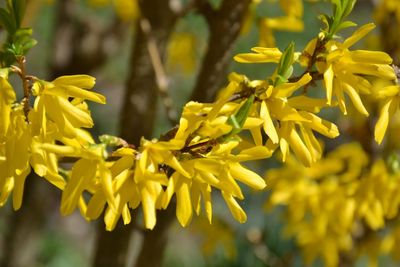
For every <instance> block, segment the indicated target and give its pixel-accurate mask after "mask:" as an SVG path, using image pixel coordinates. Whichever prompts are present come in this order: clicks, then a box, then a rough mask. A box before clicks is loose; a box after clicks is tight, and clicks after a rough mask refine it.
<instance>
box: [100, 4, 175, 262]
mask: <svg viewBox="0 0 400 267" xmlns="http://www.w3.org/2000/svg"><path fill="white" fill-rule="evenodd" d="M139 5H140V9H141V15H142V17H143V18H146V19H147V20H148V21H149V24H150V25H151V27H152V29H151V33H152V36H153V37H152V38H154V44H155V45H156V50H157V52H158V53H159V59H160V62H161V63H160V65H161V64H162V62H163V61H164V57H165V52H166V45H167V41H168V39H169V36H170V34H171V32H172V29H173V27H174V26H175V22H176V19H177V18H176V16H175V14H174V13H173V12H172V10H171V9H170V7H169V1H165V0H142V1H139ZM135 32H136V34H135V35H136V36H135V37H134V38H135V39H134V40H133V42H132V50H131V56H130V62H129V66H130V70H129V74H128V78H127V81H126V91H125V94H124V98H123V99H124V102H123V106H122V110H121V116H120V125H121V126H120V127H121V128H120V136H121V137H122V138H123V139H125V140H126V141H127V142H129V143H131V144H134V145H138V144H140V140H141V138H142V136H144V137H147V138H149V137H151V135H152V132H153V127H154V121H155V118H156V108H157V98H158V93H159V92H158V91H159V90H158V85H157V81H156V73H155V68H154V66H153V65H152V59H151V55H150V53H149V48H148V41H147V38H146V33H145V32H144V31H143V29H142V27H141V25H140V20H139V21H137V23H136V26H135ZM159 224H160V226H161V225H162V223H161V221H160V219H158V223H157V226H156V227H155V229H154V230H153V234H154V235H156V236H161V235H162V234H163V233H164V232H165V230H164V229H160V226H159ZM131 225H132V224H130V225H127V226H121V227H117V229H115V230H114V231H113V232H106V231H105V230H104V224H103V223H101V225H100V226H99V228H98V231H97V235H98V236H99V238H98V240H99V241H98V242H97V244H96V246H97V248H96V250H95V251H96V252H95V255H94V261H93V266H95V267H109V266H113V267H122V266H123V267H125V266H126V262H125V259H126V255H127V251H128V244H129V240H130V237H131V233H132V226H131ZM146 242H148V241H146V235H145V240H144V244H146ZM147 249H148V248H146V249H144V248H142V252H141V253H140V255H139V259H144V261H145V262H150V260H151V259H157V260H158V261H160V262H161V260H162V256H161V255H162V253H163V251H164V250H163V248H160V249H159V250H157V251H154V250H151V251H152V253H150V254H151V255H149V253H146V252H145V251H147ZM146 257H150V259H149V260H148V261H146ZM110 259H111V260H112V259H121V260H118V261H117V262H113V263H110ZM145 266H149V265H142V266H140V267H145Z"/></svg>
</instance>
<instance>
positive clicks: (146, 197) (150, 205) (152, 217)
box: [140, 186, 157, 229]
mask: <svg viewBox="0 0 400 267" xmlns="http://www.w3.org/2000/svg"><path fill="white" fill-rule="evenodd" d="M140 194H141V196H142V208H143V215H144V225H145V227H146V228H147V229H153V228H154V226H155V225H156V220H157V219H156V208H155V200H154V197H153V196H152V194H151V193H150V192H149V190H148V189H147V188H146V187H145V186H142V187H141V188H140Z"/></svg>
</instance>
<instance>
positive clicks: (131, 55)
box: [0, 0, 400, 267]
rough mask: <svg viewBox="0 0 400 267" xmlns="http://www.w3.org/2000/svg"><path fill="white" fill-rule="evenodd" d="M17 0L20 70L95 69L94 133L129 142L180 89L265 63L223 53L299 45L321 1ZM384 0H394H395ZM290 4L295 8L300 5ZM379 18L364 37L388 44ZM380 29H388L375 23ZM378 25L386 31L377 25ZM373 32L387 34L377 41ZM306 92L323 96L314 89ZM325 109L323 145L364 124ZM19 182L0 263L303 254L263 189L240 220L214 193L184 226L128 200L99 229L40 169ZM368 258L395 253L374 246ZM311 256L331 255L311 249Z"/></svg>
mask: <svg viewBox="0 0 400 267" xmlns="http://www.w3.org/2000/svg"><path fill="white" fill-rule="evenodd" d="M380 1H383V0H380ZM27 2H28V6H27V12H26V18H25V20H24V24H25V25H26V26H29V27H33V30H34V37H35V39H36V40H38V45H37V46H36V47H35V48H34V49H32V50H31V52H30V54H29V55H28V57H27V68H28V73H30V74H32V75H35V76H37V77H39V78H41V79H46V80H52V79H54V78H55V77H58V76H60V75H68V74H90V75H92V76H94V77H96V86H95V90H96V91H98V92H100V93H102V94H104V95H105V96H106V97H107V104H106V105H102V106H100V105H98V104H92V105H91V110H92V115H93V117H94V121H95V127H94V128H93V129H92V130H91V131H92V134H93V135H94V136H98V135H100V134H104V133H107V134H111V135H118V136H122V137H123V138H125V139H126V140H128V141H129V142H131V143H133V144H138V142H139V140H140V137H141V136H145V137H146V138H152V137H155V138H158V137H160V135H161V134H163V133H165V132H167V131H168V130H169V129H171V127H172V126H174V119H175V120H176V118H177V117H179V114H180V112H181V109H182V107H183V105H184V104H185V103H186V102H187V101H188V100H189V99H192V100H197V101H203V102H204V101H206V102H210V101H212V100H213V98H214V97H215V95H216V93H217V91H218V89H219V88H222V87H223V86H224V84H225V83H226V81H227V78H226V77H227V75H228V74H229V73H230V72H232V71H234V72H238V73H243V74H246V75H247V76H248V77H250V78H252V79H264V78H266V77H267V76H268V75H270V74H271V72H272V71H273V68H272V66H269V65H268V64H261V65H254V64H248V65H245V64H239V63H236V62H234V61H233V55H235V54H237V53H243V52H248V51H249V50H250V48H251V47H254V46H257V45H259V44H260V45H265V46H277V47H279V48H280V49H281V50H283V49H284V48H285V47H286V46H287V45H288V43H289V42H290V41H292V40H293V41H295V45H296V51H301V50H302V49H303V48H304V47H305V45H306V44H307V43H308V42H309V41H310V40H311V39H312V38H314V37H316V36H317V34H318V33H319V30H320V28H321V27H322V25H321V23H320V21H319V20H318V15H319V14H321V13H323V12H327V13H330V12H331V11H330V10H331V4H330V3H328V2H326V1H304V2H303V1H300V0H298V1H295V0H292V1H286V2H285V1H274V0H268V1H264V0H259V1H249V0H248V1H246V0H245V1H242V0H240V1H233V0H231V1H222V0H213V1H211V0H210V1H206V0H205V1H202V0H200V1H189V0H186V1H185V0H170V1H167V0H146V1H145V0H143V1H138V2H136V1H135V0H47V1H46V0H28V1H27ZM378 2H379V1H378ZM378 2H374V1H358V2H357V4H356V7H355V9H354V12H353V14H352V15H351V20H353V21H355V22H356V23H357V24H358V25H362V24H364V23H367V22H371V21H373V19H374V14H375V13H376V12H377V11H376V9H377V6H378V5H379V3H378ZM388 2H389V1H388ZM391 2H393V3H394V5H399V6H400V2H399V1H391ZM199 3H200V4H199ZM197 4H198V6H195V5H197ZM288 5H293V6H296V8H295V9H296V10H297V11H298V12H297V13H296V12H295V14H291V13H290V12H288V10H287V9H285V7H287V6H288ZM300 8H304V10H303V11H302V12H300ZM374 12H375V13H374ZM393 12H395V11H393ZM396 12H398V11H396ZM399 14H400V12H398V13H397V16H399V17H400V15H399ZM290 16H294V17H295V19H297V20H300V21H302V23H303V24H302V26H301V27H300V28H299V27H297V28H296V27H295V25H287V24H283V25H278V26H276V25H275V26H272V25H273V23H269V22H268V19H273V18H277V17H290ZM388 16H392V15H389V13H388ZM143 18H144V19H146V21H148V22H150V25H151V29H150V30H149V29H147V30H146V28H145V27H143V24H141V22H143ZM378 23H380V24H379V25H380V27H381V29H380V30H379V29H378V30H376V31H375V32H374V33H373V34H371V37H369V39H368V40H367V42H366V43H364V44H363V45H365V46H369V47H372V48H373V49H385V50H386V51H387V52H388V53H391V54H392V55H394V56H396V53H398V48H396V46H397V47H398V43H399V35H391V34H394V33H396V27H397V24H396V23H397V22H396V19H394V21H392V22H378ZM384 23H387V24H388V25H389V26H388V25H386V26H385V25H383V24H384ZM292 26H293V27H292ZM385 27H386V28H385ZM393 28H394V29H393ZM382 29H383V30H382ZM384 29H386V30H387V31H392V32H390V33H389V35H388V33H387V32H386V35H385V32H384ZM351 31H352V30H349V31H348V32H349V33H351ZM397 31H398V27H397ZM382 32H383V33H384V36H386V38H382V37H381V36H382ZM271 38H272V39H271ZM3 39H4V38H3ZM382 39H384V40H385V39H393V41H387V42H390V44H386V43H385V41H382ZM152 42H154V44H155V45H156V46H157V48H158V52H157V55H156V56H159V57H160V59H161V62H162V66H161V67H162V69H161V72H162V73H161V78H167V80H168V84H167V87H166V89H167V92H159V89H157V88H158V87H159V82H160V81H159V79H160V77H159V76H157V74H156V73H155V71H154V66H152V60H151V59H150V58H149V54H148V52H147V48H148V45H149V44H150V45H151V44H152ZM393 47H394V48H393ZM397 58H398V57H397ZM315 94H317V95H321V96H323V93H322V92H318V91H317V90H316V92H315ZM166 105H167V106H168V108H167V111H166V107H165V106H166ZM169 111H171V112H169ZM174 111H175V113H174ZM323 116H325V117H326V118H329V119H330V120H331V121H339V127H341V129H343V130H342V132H343V134H342V136H341V137H340V139H338V140H334V141H329V142H327V143H326V149H327V151H330V150H332V149H333V148H334V147H336V146H338V145H339V144H341V143H344V142H347V141H352V140H357V139H358V140H361V139H359V137H360V135H357V133H360V131H361V133H362V132H363V131H362V126H359V125H358V124H357V123H354V121H356V122H359V120H358V119H357V118H355V117H351V118H350V119H349V118H342V117H339V114H335V113H326V114H323ZM359 124H360V125H361V124H362V125H363V123H359ZM357 125H358V126H357ZM357 127H361V128H357ZM364 135H365V134H364ZM361 138H362V137H361ZM362 142H363V141H362V140H361V143H362ZM365 142H369V141H368V140H367V141H365ZM279 166H280V163H279V161H278V160H275V159H268V160H266V161H263V162H256V163H253V164H252V166H251V167H252V168H253V169H255V170H258V173H260V174H263V173H265V172H266V171H267V170H270V169H271V168H278V167H279ZM267 183H268V178H267ZM26 188H27V189H26V192H25V196H24V203H23V206H22V208H21V210H20V211H18V212H14V211H12V208H11V205H10V203H9V204H8V205H7V206H6V207H3V208H1V209H0V259H1V260H0V266H1V267H25V266H33V267H67V266H68V267H69V266H74V267H86V266H110V267H113V266H129V267H130V266H138V267H139V266H140V267H143V266H164V267H189V266H190V267H203V266H209V267H222V266H237V267H239V266H240V267H247V266H248V267H250V266H251V267H257V266H304V256H303V252H302V249H301V247H300V246H299V245H298V243H297V242H296V240H295V237H294V236H293V235H292V236H288V235H286V236H285V235H284V229H285V227H286V225H285V218H284V214H285V212H286V207H285V206H284V205H276V206H274V207H273V208H269V209H267V208H266V204H265V203H266V202H268V198H269V196H270V194H271V192H270V191H269V190H266V191H265V192H259V193H255V192H250V190H248V189H244V192H245V193H246V195H247V197H246V200H245V201H243V203H242V206H243V208H244V210H245V211H246V212H247V214H248V221H247V223H246V224H243V225H240V224H239V223H237V222H235V221H234V220H233V219H232V218H231V215H230V214H229V211H228V210H227V209H226V207H225V206H224V204H223V203H222V201H219V200H218V198H219V196H217V195H216V196H215V198H214V203H215V204H214V211H215V217H214V218H213V220H214V222H213V224H212V225H211V226H210V225H208V223H207V221H206V220H205V219H204V218H202V217H199V218H197V217H196V218H194V220H193V222H192V223H191V225H189V226H188V227H186V228H182V227H181V226H180V225H178V223H177V222H176V220H175V218H174V216H171V215H170V214H168V211H167V212H166V213H164V214H160V217H159V219H158V223H157V227H156V229H155V230H154V231H153V232H152V233H149V232H147V231H143V230H142V220H141V216H142V215H141V214H140V211H135V212H134V213H133V217H135V219H134V222H132V223H131V225H128V226H122V225H120V226H118V227H117V229H116V230H115V232H113V233H106V232H105V231H104V224H103V222H102V221H101V220H102V219H100V220H99V221H96V222H90V223H89V222H86V221H85V220H84V218H82V217H81V216H80V215H79V214H78V212H76V213H75V214H73V215H71V216H68V217H61V215H60V214H59V210H58V209H59V201H60V199H61V193H60V192H58V191H57V190H56V189H54V188H50V187H49V186H46V185H45V183H44V182H43V181H41V180H40V179H28V181H27V185H26ZM169 213H171V212H169ZM172 213H173V212H172ZM171 218H172V219H171ZM155 240H157V241H155ZM107 257H108V258H109V259H111V261H109V262H108V263H107V261H104V258H107ZM149 257H150V258H151V259H152V260H149ZM110 262H111V263H110ZM140 262H145V264H143V263H140ZM376 264H378V265H379V266H398V264H399V263H398V262H397V263H396V260H394V259H393V257H389V256H382V257H378V262H377V263H376ZM310 265H312V266H329V265H327V264H326V262H325V261H324V260H323V259H322V258H318V257H317V258H316V259H315V260H314V261H312V263H310ZM338 265H340V266H372V265H371V261H370V260H368V257H367V256H366V254H365V255H364V254H363V253H360V254H357V256H354V257H352V258H351V260H349V259H348V258H346V257H345V256H343V257H340V262H339V264H338Z"/></svg>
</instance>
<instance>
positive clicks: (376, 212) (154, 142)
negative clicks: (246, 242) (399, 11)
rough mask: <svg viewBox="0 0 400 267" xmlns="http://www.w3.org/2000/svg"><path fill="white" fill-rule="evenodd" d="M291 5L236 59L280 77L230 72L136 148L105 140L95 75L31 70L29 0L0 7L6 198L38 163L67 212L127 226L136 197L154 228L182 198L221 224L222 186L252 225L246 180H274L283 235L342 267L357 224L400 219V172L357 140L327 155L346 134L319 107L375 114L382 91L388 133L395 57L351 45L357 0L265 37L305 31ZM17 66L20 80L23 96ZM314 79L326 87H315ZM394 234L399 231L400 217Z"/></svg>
mask: <svg viewBox="0 0 400 267" xmlns="http://www.w3.org/2000/svg"><path fill="white" fill-rule="evenodd" d="M123 2H124V1H113V3H114V4H115V6H116V7H117V10H119V11H118V12H120V13H121V16H122V17H123V18H125V17H131V16H133V15H132V14H131V13H135V14H137V13H139V11H138V7H137V6H136V1H133V2H132V3H134V4H132V5H134V7H131V6H130V7H129V8H130V9H129V10H128V11H126V12H128V13H129V12H130V13H129V14H125V13H124V12H125V11H124V10H125V7H124V6H122V5H123ZM256 2H257V1H255V3H254V6H256V4H257V3H256ZM91 3H92V4H96V5H98V4H104V3H108V1H91ZM280 3H281V6H282V9H283V10H284V13H285V16H284V17H280V18H273V19H272V18H268V19H262V21H261V25H262V26H261V29H263V30H262V31H261V34H262V36H263V38H264V41H262V42H260V43H261V45H260V46H258V47H254V48H252V52H250V53H240V54H238V55H236V56H235V57H234V60H236V61H237V62H239V63H244V64H265V63H268V64H274V67H275V68H274V71H273V73H272V74H271V75H269V76H268V77H263V78H260V79H250V78H249V77H247V76H246V75H244V74H239V73H235V72H233V73H231V74H229V76H228V83H227V85H226V86H225V87H224V88H223V89H222V90H221V91H220V93H219V95H218V97H217V99H216V100H215V101H214V102H212V103H200V102H195V101H190V102H188V103H186V104H185V106H184V107H183V110H182V114H181V117H180V119H179V123H178V125H177V126H176V127H174V128H172V129H171V130H170V131H168V132H167V133H166V134H165V135H163V136H161V137H160V138H159V139H155V138H154V139H151V140H148V139H145V138H142V139H141V141H140V144H139V145H138V146H133V145H132V144H129V143H128V142H127V141H125V140H123V139H121V138H119V137H115V136H110V135H103V136H101V137H100V138H99V142H96V141H95V139H94V138H93V137H92V136H91V134H90V133H89V132H88V131H87V129H90V128H91V127H93V125H94V121H93V119H92V116H91V112H90V109H89V106H88V103H87V102H88V101H90V102H95V103H99V104H105V103H106V99H105V97H104V96H103V95H101V94H99V93H96V92H94V91H93V87H94V85H95V79H94V78H93V77H91V76H89V75H84V74H82V75H68V76H61V77H58V78H56V79H54V80H52V81H46V80H43V79H40V78H38V77H36V76H33V75H29V74H28V73H27V71H26V58H25V55H26V53H27V52H28V50H29V49H30V48H32V47H33V45H34V44H35V43H36V42H35V40H34V39H32V37H31V34H32V32H31V30H30V29H26V28H21V21H22V15H23V11H24V1H22V0H21V1H8V2H7V6H6V7H5V8H2V9H1V10H0V11H1V12H0V23H1V25H2V26H3V28H4V29H5V30H6V31H7V36H8V38H7V40H6V41H5V43H4V44H3V49H2V51H1V53H0V62H1V69H0V118H1V121H0V206H3V205H5V203H6V202H7V200H8V199H9V198H12V203H13V208H14V209H15V210H18V209H19V208H20V207H21V205H22V202H23V201H22V199H23V191H24V184H25V180H26V178H27V176H28V174H29V173H30V172H35V173H36V174H37V175H38V176H40V177H43V178H44V179H45V180H46V181H48V182H49V183H50V184H52V185H54V186H55V187H57V188H58V189H60V190H61V191H62V196H61V207H60V211H61V213H62V214H63V215H68V214H71V213H72V212H74V211H75V210H76V209H79V211H80V213H81V214H82V216H83V217H84V218H85V219H86V220H88V221H90V220H95V219H97V218H99V217H101V216H104V222H105V225H106V229H107V230H109V231H112V230H113V229H114V228H115V227H116V226H117V223H118V221H119V220H120V219H122V221H123V223H124V224H129V223H130V222H131V220H132V219H131V212H132V211H133V210H137V209H139V208H140V209H141V210H142V213H143V219H144V227H145V228H147V229H153V228H154V227H155V226H156V224H157V211H159V210H165V209H167V208H169V207H171V206H172V207H176V217H177V220H178V221H179V223H180V224H181V225H182V226H187V225H188V224H189V223H190V222H191V220H192V217H193V215H194V214H196V215H200V213H201V212H202V210H203V213H204V214H205V217H206V218H207V220H208V222H209V223H212V221H213V201H212V198H213V197H214V192H218V193H220V195H221V197H222V199H223V201H224V202H225V203H226V206H227V208H228V209H229V211H230V213H231V214H232V216H233V218H234V219H235V220H237V221H238V222H240V223H244V222H245V221H246V219H247V215H246V213H245V211H244V210H243V209H242V207H241V206H240V204H239V202H238V200H243V199H244V198H245V195H244V194H243V187H242V186H241V185H242V184H244V185H246V186H248V187H250V188H251V189H254V190H264V189H265V188H266V186H267V182H268V184H269V190H270V197H269V199H268V200H267V204H266V206H267V207H269V208H272V207H275V206H278V205H279V206H281V205H283V206H286V207H287V209H286V211H285V212H286V224H287V226H286V230H285V233H286V234H287V235H288V236H290V237H294V238H295V239H296V241H297V244H298V245H299V247H300V248H301V249H302V250H303V252H304V258H305V262H307V263H312V262H313V261H314V260H315V259H316V258H318V257H322V258H323V260H324V262H325V263H326V266H338V263H339V258H340V255H341V253H343V252H349V251H350V249H351V248H352V246H353V245H354V243H355V238H354V228H355V227H356V226H359V225H361V226H362V227H364V228H365V229H371V230H372V231H376V230H379V229H382V228H383V227H384V226H385V225H386V222H387V220H392V219H394V218H396V217H397V215H398V206H399V203H400V199H399V197H398V193H399V192H398V191H399V188H400V187H399V186H398V185H397V184H398V178H399V177H398V171H397V172H396V171H395V170H391V169H390V166H389V164H388V163H387V162H385V161H384V160H382V159H377V160H373V159H372V155H367V153H366V152H364V151H363V150H362V149H361V148H360V147H359V146H358V145H356V144H349V145H343V146H341V147H339V148H338V149H336V150H334V151H332V152H330V153H329V154H327V155H324V144H323V140H326V139H327V138H329V139H333V138H336V137H338V136H339V134H340V132H339V127H338V126H337V125H336V124H335V123H334V122H331V121H329V120H328V119H326V118H324V113H323V112H321V111H322V110H323V109H326V110H328V109H330V110H339V111H340V112H341V113H342V114H343V115H347V111H348V109H349V105H350V106H352V107H354V108H355V110H356V111H357V112H359V113H360V114H362V115H365V116H368V115H369V114H370V113H371V112H370V111H369V110H367V108H366V106H365V105H364V99H366V98H367V97H368V98H372V99H373V101H375V102H376V103H379V105H380V110H379V117H378V118H377V122H376V124H375V129H374V134H375V136H374V137H375V140H376V142H377V143H379V144H380V143H382V141H383V139H384V136H385V133H386V131H387V128H388V125H389V122H390V119H391V118H392V117H393V116H394V115H395V114H396V112H397V111H398V108H399V91H400V89H399V88H400V87H399V84H398V80H397V76H396V73H395V70H394V68H393V66H392V65H390V64H391V63H392V58H391V57H390V56H389V55H388V54H386V53H385V52H381V51H369V50H354V49H352V47H353V46H354V45H355V44H356V43H357V42H359V41H360V40H362V39H363V38H364V37H365V36H366V35H367V34H368V33H369V32H370V31H372V30H373V28H374V27H375V26H374V24H372V23H370V24H366V25H363V26H361V27H358V28H357V29H356V30H354V31H353V32H352V34H351V35H350V37H348V38H345V39H342V38H340V35H339V34H341V30H342V29H345V28H349V27H355V26H356V25H355V23H353V22H351V21H348V20H347V18H348V16H349V14H350V13H351V11H352V9H353V7H354V4H355V0H333V1H332V3H333V14H332V15H330V16H329V15H322V16H321V17H320V18H321V20H322V22H323V23H324V28H323V29H321V31H320V32H319V33H318V34H317V35H316V37H315V38H313V39H312V40H310V41H309V42H308V44H307V45H306V46H305V48H304V49H302V50H301V51H296V46H295V44H294V43H293V42H292V43H290V44H289V45H288V46H287V47H286V48H285V49H284V50H280V49H279V48H277V47H271V44H273V42H272V41H266V40H267V39H269V40H271V37H270V36H269V33H268V32H269V31H271V30H272V29H275V30H293V31H298V30H302V29H303V24H302V22H301V17H302V16H303V8H302V2H301V1H280ZM253 8H255V7H253ZM132 10H134V11H132ZM282 25H291V27H287V26H282ZM175 45H176V46H178V47H179V45H178V44H175ZM181 45H182V44H181ZM273 46H274V45H273ZM299 70H300V71H299ZM11 75H17V76H18V77H20V79H21V81H22V91H23V92H22V93H23V97H22V99H18V97H17V93H16V91H15V89H14V88H15V86H14V87H13V86H12V85H11V83H10V81H9V77H10V76H11ZM382 84H384V86H380V85H382ZM313 90H320V91H322V92H323V93H322V94H320V95H324V97H322V98H321V97H315V94H313V93H312V91H313ZM275 154H277V155H278V157H279V159H280V160H281V161H282V162H284V163H285V165H284V167H282V168H280V169H275V170H270V171H268V172H267V174H266V178H265V179H264V178H263V177H262V176H260V175H259V174H257V173H256V172H254V171H252V170H250V169H249V168H248V167H247V165H245V164H244V163H245V162H248V161H255V160H262V159H266V158H270V157H272V156H273V155H275ZM65 161H68V162H69V163H70V164H64V163H65ZM267 188H268V187H267ZM339 213H340V217H339ZM361 226H360V227H361ZM393 231H394V232H396V233H397V232H398V229H397V228H396V227H395V226H393ZM374 238H375V239H376V240H377V241H376V242H375V243H376V244H379V245H380V246H381V248H380V249H381V251H383V252H384V253H393V254H394V253H395V250H396V249H398V248H397V246H396V245H395V242H396V240H397V239H398V237H397V235H396V236H395V237H384V238H383V239H382V238H379V237H374ZM227 239H228V240H229V238H227ZM371 240H372V238H371ZM361 251H362V249H361V248H360V253H361ZM368 254H369V255H370V257H371V258H373V259H374V257H375V256H374V255H372V253H368ZM375 258H376V257H375Z"/></svg>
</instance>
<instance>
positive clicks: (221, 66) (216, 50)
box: [191, 0, 251, 102]
mask: <svg viewBox="0 0 400 267" xmlns="http://www.w3.org/2000/svg"><path fill="white" fill-rule="evenodd" d="M250 2H251V1H250V0H238V1H232V0H224V1H223V2H222V4H221V6H220V8H219V9H218V10H217V11H214V10H213V9H212V7H211V6H209V4H208V5H207V4H206V5H204V6H203V7H202V8H201V9H200V12H201V14H203V15H204V16H205V17H206V19H207V21H208V24H209V30H210V39H209V41H208V50H207V52H206V54H205V56H204V60H203V62H202V66H201V69H200V73H199V75H198V77H197V82H196V86H195V89H194V91H193V93H192V95H191V99H192V100H196V101H199V102H210V101H212V100H213V99H214V97H215V95H216V92H217V91H218V90H219V89H220V87H221V85H222V83H223V82H224V81H225V77H226V72H227V69H228V66H229V62H230V59H231V57H232V49H233V46H234V44H235V41H236V39H237V38H238V36H239V33H240V29H241V27H242V24H243V23H242V22H243V19H244V17H245V15H246V12H247V10H248V7H249V5H250Z"/></svg>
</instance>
